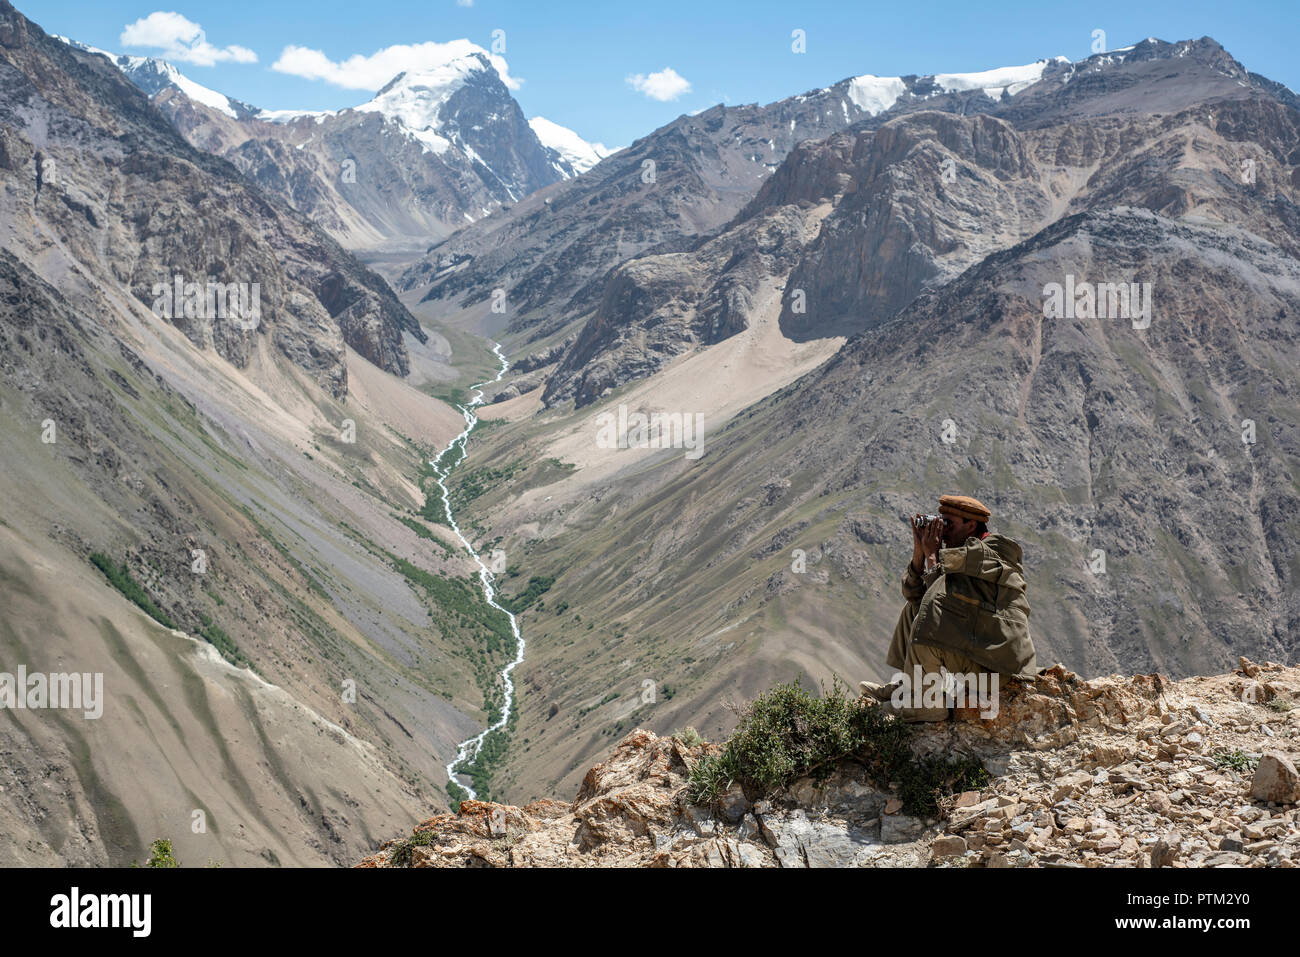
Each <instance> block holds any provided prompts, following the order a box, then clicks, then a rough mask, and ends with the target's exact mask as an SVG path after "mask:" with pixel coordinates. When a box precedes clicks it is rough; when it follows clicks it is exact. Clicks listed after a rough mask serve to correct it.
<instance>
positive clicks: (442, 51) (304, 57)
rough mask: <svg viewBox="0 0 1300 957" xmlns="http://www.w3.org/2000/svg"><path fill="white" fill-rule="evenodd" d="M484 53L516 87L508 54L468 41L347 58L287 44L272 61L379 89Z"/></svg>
mask: <svg viewBox="0 0 1300 957" xmlns="http://www.w3.org/2000/svg"><path fill="white" fill-rule="evenodd" d="M475 53H481V54H483V55H484V56H486V57H487V58H488V60H489V62H491V64H492V68H493V69H495V70H496V71H497V75H498V76H500V77H501V82H502V83H504V84H505V85H506V86H507V87H509V88H510V89H512V90H517V89H519V87H520V86H521V85H522V84H523V82H524V81H523V80H519V79H516V78H515V77H512V76H511V75H510V67H509V66H508V65H507V64H506V61H505V57H501V56H497V55H496V54H494V53H488V52H487V51H486V50H484V49H483V48H482V47H480V46H478V45H477V44H475V43H471V42H470V41H469V40H451V41H450V42H448V43H434V42H433V41H429V42H427V43H414V44H401V43H399V44H397V45H395V46H391V47H384V48H383V49H382V50H377V51H375V52H374V53H372V54H370V56H362V55H361V54H359V53H354V54H353V55H352V56H350V57H348V58H347V59H346V60H339V61H337V62H336V61H334V60H331V59H330V58H329V57H327V56H326V55H325V54H324V53H322V52H321V51H320V50H313V49H311V48H309V47H300V46H293V45H290V46H287V47H285V48H284V50H283V51H282V52H281V53H280V58H279V59H278V60H276V61H275V62H274V63H272V64H271V69H272V70H277V71H279V72H280V73H288V74H290V75H291V76H300V77H302V78H304V79H307V80H324V81H325V82H326V83H330V84H333V85H334V86H341V87H343V88H344V89H347V90H378V89H379V88H380V87H382V86H383V85H384V84H386V83H387V82H388V81H389V80H391V79H392V78H393V77H395V76H397V74H399V73H423V72H426V71H428V70H433V69H436V68H438V67H440V66H443V65H445V64H447V63H449V62H451V61H452V60H456V59H459V58H461V57H466V56H471V55H473V54H475Z"/></svg>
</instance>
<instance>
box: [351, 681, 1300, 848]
mask: <svg viewBox="0 0 1300 957" xmlns="http://www.w3.org/2000/svg"><path fill="white" fill-rule="evenodd" d="M914 747H915V750H916V751H917V752H918V753H947V754H967V755H973V756H976V757H978V758H980V760H981V761H983V763H984V765H985V767H986V768H987V769H988V770H989V772H990V783H989V786H988V787H987V788H986V789H984V790H982V791H968V792H965V793H963V794H960V795H954V796H952V797H949V798H946V799H944V801H943V802H942V805H941V810H940V814H939V816H938V817H936V818H933V819H928V820H927V819H920V818H914V817H910V816H908V815H906V814H903V813H902V811H901V808H902V801H901V800H899V799H898V798H897V797H895V796H894V795H893V794H891V793H890V792H889V791H888V790H881V789H879V788H877V787H875V786H873V785H872V784H871V783H870V782H869V781H868V780H867V778H866V775H865V770H864V769H863V768H862V767H861V766H859V765H856V764H855V763H853V762H845V763H843V764H841V765H840V766H839V767H838V768H836V769H835V770H834V771H833V772H832V773H831V774H830V776H829V777H827V778H826V779H825V780H823V781H821V782H815V781H813V780H812V779H810V778H804V779H801V780H798V781H796V782H794V784H792V785H791V786H790V787H789V788H787V789H785V790H784V791H781V792H779V793H777V794H775V795H771V796H769V797H768V798H766V799H760V800H755V801H752V802H751V801H750V800H749V799H748V798H747V797H746V796H745V795H744V794H743V793H742V792H741V790H740V789H739V788H738V787H733V788H732V790H731V791H730V792H728V793H727V795H725V796H724V798H723V799H722V800H721V801H720V802H719V804H718V805H717V806H716V807H708V808H706V807H697V806H693V805H691V804H690V803H689V802H688V801H687V798H686V793H685V789H686V784H687V781H688V778H689V774H690V769H691V767H692V766H693V765H694V764H695V762H697V761H698V760H700V758H701V757H703V756H704V755H706V754H709V753H712V752H714V751H716V750H717V748H718V745H710V744H702V745H697V746H695V747H690V746H688V745H686V744H684V743H683V742H682V741H679V740H677V739H675V738H663V737H658V736H656V735H654V734H651V733H649V732H647V731H642V730H637V731H634V732H632V733H631V734H629V735H628V736H627V737H626V738H624V739H623V740H622V741H621V742H619V744H618V745H617V746H616V747H615V749H614V751H613V753H612V754H611V755H610V757H609V759H608V760H607V761H605V762H604V763H602V764H598V765H597V766H596V767H594V768H592V769H591V770H590V771H589V772H588V773H587V776H586V779H585V780H584V781H583V784H582V788H581V790H580V791H579V793H578V796H577V798H576V799H575V800H574V802H573V803H572V804H566V803H564V802H561V801H538V802H535V803H533V804H529V805H526V806H525V807H522V808H518V807H511V806H505V805H499V804H487V803H483V802H478V801H467V802H465V803H464V804H463V805H462V806H461V811H460V813H459V814H456V815H452V814H443V815H439V816H437V817H433V818H430V819H429V820H427V821H425V822H423V823H422V824H420V825H419V826H418V827H417V828H416V830H415V833H414V834H413V835H412V836H411V837H410V838H407V839H405V840H402V841H388V842H386V843H385V844H384V845H383V847H382V848H381V849H380V850H379V852H378V853H376V854H374V855H372V856H370V857H368V858H366V859H365V860H364V861H362V862H361V864H360V865H359V866H361V867H391V866H413V867H466V866H469V867H474V866H496V867H533V866H543V867H545V866H562V867H589V866H596V867H600V866H649V867H772V866H781V867H827V866H867V867H880V866H887V867H897V866H904V867H924V866H944V867H952V866H957V867H961V866H969V867H1153V866H1154V867H1295V866H1297V865H1300V775H1297V772H1296V767H1295V761H1296V759H1297V757H1300V668H1298V667H1285V666H1283V665H1277V664H1272V663H1265V664H1262V665H1257V664H1254V663H1253V662H1250V661H1248V660H1247V659H1244V658H1243V659H1242V660H1241V667H1240V668H1239V669H1238V670H1237V671H1235V672H1233V673H1230V674H1226V675H1217V676H1213V677H1201V678H1189V679H1187V680H1184V681H1179V682H1169V681H1167V680H1165V679H1163V678H1161V677H1160V676H1159V675H1138V676H1135V677H1131V678H1128V677H1110V678H1100V679H1096V680H1092V681H1083V680H1081V679H1080V678H1078V677H1077V676H1076V675H1074V674H1072V673H1070V672H1068V671H1065V670H1064V669H1062V668H1060V667H1059V666H1058V667H1057V668H1055V669H1052V670H1051V671H1048V672H1045V673H1044V674H1043V675H1041V676H1039V678H1038V679H1037V680H1036V681H1034V682H1032V683H1028V684H1024V685H1015V686H1012V687H1010V688H1006V687H1004V688H1003V694H1002V696H1001V708H1000V711H999V713H998V715H997V717H996V718H994V719H992V720H987V721H985V720H981V719H979V718H978V716H976V715H975V714H974V712H971V711H964V710H959V711H956V712H955V713H954V715H953V718H952V719H951V720H949V721H946V722H942V723H940V724H934V725H925V726H921V727H920V730H919V733H918V735H917V738H916V742H915V745H914Z"/></svg>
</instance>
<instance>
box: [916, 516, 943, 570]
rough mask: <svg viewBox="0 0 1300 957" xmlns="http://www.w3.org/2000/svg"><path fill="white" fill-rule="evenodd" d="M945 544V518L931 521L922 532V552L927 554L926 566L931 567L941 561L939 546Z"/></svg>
mask: <svg viewBox="0 0 1300 957" xmlns="http://www.w3.org/2000/svg"><path fill="white" fill-rule="evenodd" d="M942 544H943V519H942V518H940V519H939V520H938V521H935V522H931V523H930V524H929V525H927V526H926V527H925V528H924V530H922V532H921V552H922V554H923V555H924V556H925V568H926V569H930V568H933V567H934V566H935V565H937V564H938V563H939V546H940V545H942Z"/></svg>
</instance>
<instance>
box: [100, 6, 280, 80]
mask: <svg viewBox="0 0 1300 957" xmlns="http://www.w3.org/2000/svg"><path fill="white" fill-rule="evenodd" d="M121 41H122V45H123V46H128V47H156V48H158V49H160V50H161V51H162V53H161V54H159V55H160V56H161V57H162V58H163V59H165V60H175V61H176V62H178V63H193V64H195V65H197V66H212V65H213V64H214V63H223V62H227V61H229V62H234V63H256V62H257V54H256V53H254V52H253V51H252V50H250V49H248V47H241V46H235V45H233V44H232V45H231V46H228V47H217V46H213V45H212V44H211V43H209V42H208V39H207V36H206V35H205V34H204V32H203V28H202V27H201V26H199V25H198V24H197V23H195V22H193V21H192V20H187V19H186V18H185V17H183V16H181V15H180V14H179V13H164V12H163V11H161V10H156V11H154V12H153V13H151V14H149V16H147V17H144V18H143V19H140V20H137V21H135V23H128V24H127V25H126V27H125V28H124V29H123V30H122V37H121Z"/></svg>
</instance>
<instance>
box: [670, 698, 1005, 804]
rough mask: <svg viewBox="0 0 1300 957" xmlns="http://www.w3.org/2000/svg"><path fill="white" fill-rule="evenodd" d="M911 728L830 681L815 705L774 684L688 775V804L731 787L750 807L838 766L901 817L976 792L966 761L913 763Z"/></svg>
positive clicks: (976, 776)
mask: <svg viewBox="0 0 1300 957" xmlns="http://www.w3.org/2000/svg"><path fill="white" fill-rule="evenodd" d="M913 733H914V730H913V728H912V727H911V726H910V725H908V724H906V723H905V722H903V721H900V720H899V719H898V718H896V717H894V716H893V715H891V714H889V713H887V712H886V711H884V710H883V709H881V708H875V707H863V706H862V705H860V704H859V703H858V702H857V701H856V700H854V699H853V698H850V697H849V696H848V694H847V689H846V688H845V687H844V685H843V683H842V682H840V681H839V680H838V679H836V681H835V682H834V684H833V685H832V687H831V689H830V691H826V689H825V688H823V689H822V695H821V696H820V697H818V696H816V695H814V694H812V693H810V692H808V691H806V690H804V689H803V688H802V687H800V686H799V684H798V683H797V682H791V683H789V684H781V685H777V686H776V687H774V688H772V689H771V690H770V691H768V692H767V693H766V694H762V695H760V696H759V697H757V698H755V699H754V700H753V701H752V702H750V703H749V704H748V705H747V706H746V707H745V708H744V709H742V710H741V712H740V722H739V724H738V725H737V726H736V730H735V731H734V732H733V733H732V735H731V738H730V739H729V740H728V741H727V743H726V745H725V746H724V748H723V751H722V753H721V754H718V755H714V756H710V757H707V758H704V759H703V760H701V761H700V762H699V763H698V764H697V765H696V766H695V769H694V771H693V772H692V773H691V782H690V799H691V800H692V801H693V802H694V803H696V804H709V803H712V802H713V801H716V800H717V799H718V797H719V796H720V795H721V794H722V792H723V791H725V790H726V789H727V788H728V787H730V786H731V784H733V783H739V784H740V785H741V786H742V787H743V788H744V790H745V793H746V794H747V795H748V796H750V797H751V798H753V799H757V798H759V797H763V796H766V795H768V794H770V793H772V792H773V791H775V790H777V789H779V788H782V787H785V786H787V785H789V784H791V783H792V782H794V781H795V780H797V779H798V778H801V777H803V776H805V775H812V776H813V777H814V778H824V777H825V776H827V775H829V774H830V773H831V771H832V770H834V768H835V765H837V764H838V763H839V762H840V761H842V760H845V759H854V760H857V761H859V762H861V763H862V764H863V765H864V766H865V767H866V769H867V774H868V776H869V777H871V779H872V780H873V781H874V782H875V783H876V785H877V786H878V787H881V788H885V789H891V788H892V787H893V786H896V793H897V794H898V796H899V798H901V799H902V801H903V809H904V811H906V812H907V813H908V814H912V815H916V816H924V815H932V814H934V813H935V812H936V811H937V809H938V798H939V796H940V795H941V794H944V793H949V794H950V793H952V792H954V791H958V790H967V789H969V788H974V787H980V786H982V785H983V784H985V783H987V781H988V772H987V771H985V770H984V768H983V767H982V766H981V765H980V764H979V763H978V762H977V761H973V760H970V759H957V760H953V759H944V758H939V757H933V756H932V757H926V758H917V757H916V756H915V755H914V754H913V753H912V751H911V748H910V743H911V740H912V736H913Z"/></svg>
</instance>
